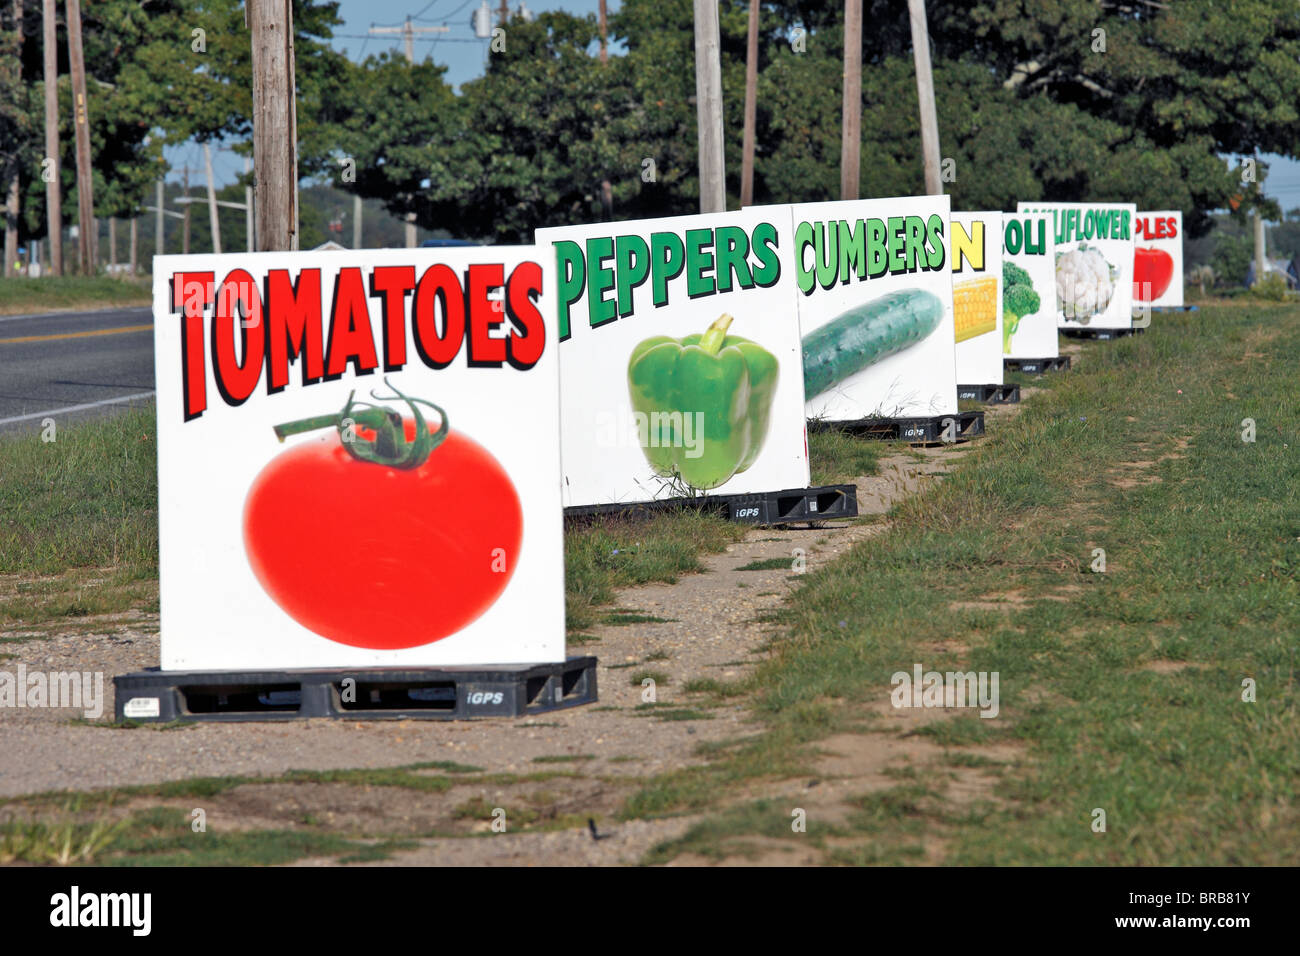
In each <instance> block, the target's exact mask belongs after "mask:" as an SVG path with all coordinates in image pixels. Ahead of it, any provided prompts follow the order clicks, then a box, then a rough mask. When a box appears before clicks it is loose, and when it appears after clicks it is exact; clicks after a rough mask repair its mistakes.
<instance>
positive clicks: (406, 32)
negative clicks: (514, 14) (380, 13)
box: [370, 0, 506, 249]
mask: <svg viewBox="0 0 1300 956" xmlns="http://www.w3.org/2000/svg"><path fill="white" fill-rule="evenodd" d="M505 9H506V0H501V10H502V17H503V18H502V20H501V22H502V23H503V24H504V23H505V19H504V14H505ZM450 30H451V27H448V26H441V27H417V26H413V25H412V24H411V18H410V17H407V18H406V23H404V24H402V25H401V26H400V27H371V28H370V33H371V35H372V36H379V35H381V34H386V33H388V34H392V33H400V34H401V35H402V39H403V41H404V42H405V46H406V62H407V63H408V64H410V65H411V66H414V65H415V35H416V34H417V33H447V32H449V31H450ZM406 248H408V249H414V248H415V213H413V212H408V213H407V214H406Z"/></svg>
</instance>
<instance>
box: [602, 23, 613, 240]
mask: <svg viewBox="0 0 1300 956" xmlns="http://www.w3.org/2000/svg"><path fill="white" fill-rule="evenodd" d="M608 29H609V27H608V20H607V12H606V10H605V0H600V62H601V63H602V64H605V63H608V62H609V51H608V50H607V49H606V48H607V47H608V45H609V40H608V36H607V33H608ZM600 205H601V208H602V209H603V210H604V212H605V221H606V222H612V221H613V219H614V184H613V183H611V182H610V181H609V177H608V176H606V177H605V178H604V179H602V180H601V181H600Z"/></svg>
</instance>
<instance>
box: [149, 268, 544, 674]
mask: <svg viewBox="0 0 1300 956" xmlns="http://www.w3.org/2000/svg"><path fill="white" fill-rule="evenodd" d="M154 274H155V277H156V278H155V288H154V303H155V305H154V312H155V354H156V363H157V382H158V420H159V461H158V472H159V528H160V530H159V540H160V549H161V562H162V569H161V575H160V578H161V603H162V665H163V668H164V669H166V670H181V669H184V670H248V669H255V668H283V669H297V668H317V667H351V666H356V667H381V666H382V667H401V666H440V665H493V664H514V663H545V662H553V661H560V660H563V659H564V592H563V577H562V575H563V557H562V529H561V520H562V519H561V502H560V459H559V414H558V404H559V379H558V363H557V360H556V354H555V353H556V344H557V342H558V338H557V329H556V328H555V327H554V322H553V321H552V316H553V314H554V305H553V301H554V300H553V298H552V297H553V296H554V280H553V275H554V266H553V264H552V263H551V262H550V261H549V257H545V256H539V255H537V254H536V250H535V249H533V248H532V247H520V248H503V247H492V248H482V249H470V248H465V249H421V250H381V251H371V252H364V253H351V252H349V253H340V252H314V253H264V254H259V255H229V256H184V257H179V256H167V257H160V258H158V259H157V260H156V261H155V273H154Z"/></svg>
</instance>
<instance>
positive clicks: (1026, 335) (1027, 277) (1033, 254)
mask: <svg viewBox="0 0 1300 956" xmlns="http://www.w3.org/2000/svg"><path fill="white" fill-rule="evenodd" d="M1055 238H1056V234H1055V233H1054V232H1053V230H1052V217H1051V216H1050V215H1049V214H1047V213H1015V214H1012V213H1007V215H1006V216H1005V217H1003V228H1002V354H1003V357H1005V358H1012V359H1044V358H1056V356H1057V355H1058V354H1059V353H1058V351H1057V348H1058V346H1057V339H1058V336H1057V334H1056V254H1055V250H1056V244H1055Z"/></svg>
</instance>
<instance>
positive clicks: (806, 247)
mask: <svg viewBox="0 0 1300 956" xmlns="http://www.w3.org/2000/svg"><path fill="white" fill-rule="evenodd" d="M790 209H791V211H792V215H793V217H794V245H793V247H792V248H791V260H792V262H793V268H794V273H795V280H796V282H797V284H798V287H799V292H800V295H799V324H800V326H801V328H802V330H803V378H804V397H805V406H804V408H805V412H806V414H807V416H808V417H809V418H819V419H825V420H829V421H855V420H860V419H865V418H874V417H886V418H895V417H921V416H931V415H943V414H951V413H954V412H956V411H957V373H956V363H955V357H954V345H953V343H954V340H955V330H954V325H953V311H952V302H953V285H952V271H951V260H950V256H949V246H948V217H949V211H950V210H949V199H948V197H947V196H918V197H910V198H904V199H870V200H860V201H857V200H850V201H844V202H826V203H807V204H801V205H795V206H792V207H790ZM999 381H1000V379H999Z"/></svg>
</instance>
